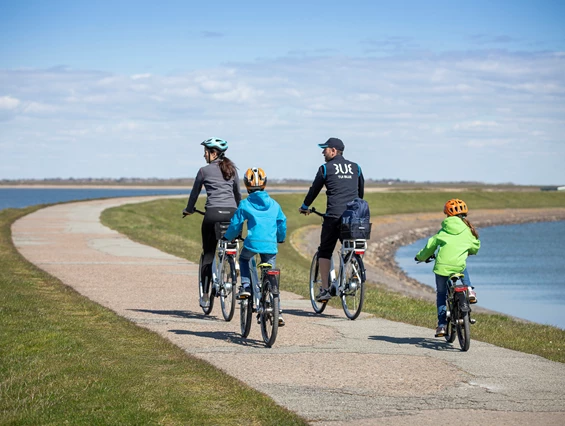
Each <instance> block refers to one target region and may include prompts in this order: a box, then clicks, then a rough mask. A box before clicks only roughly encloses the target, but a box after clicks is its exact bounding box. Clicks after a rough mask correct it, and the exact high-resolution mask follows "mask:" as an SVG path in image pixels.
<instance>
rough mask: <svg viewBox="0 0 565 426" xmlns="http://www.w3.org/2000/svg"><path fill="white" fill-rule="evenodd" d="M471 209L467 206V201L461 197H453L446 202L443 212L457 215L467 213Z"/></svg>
mask: <svg viewBox="0 0 565 426" xmlns="http://www.w3.org/2000/svg"><path fill="white" fill-rule="evenodd" d="M468 211H469V209H468V208H467V204H465V201H463V200H460V199H459V198H453V199H451V200H449V201H448V202H447V203H445V206H444V208H443V212H444V213H445V214H446V215H448V216H455V215H458V214H467V212H468Z"/></svg>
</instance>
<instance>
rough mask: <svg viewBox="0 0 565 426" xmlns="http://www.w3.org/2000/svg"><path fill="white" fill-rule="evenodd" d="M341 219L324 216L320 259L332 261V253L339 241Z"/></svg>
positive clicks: (319, 251) (319, 250)
mask: <svg viewBox="0 0 565 426" xmlns="http://www.w3.org/2000/svg"><path fill="white" fill-rule="evenodd" d="M340 224H341V218H340V217H331V216H324V223H323V224H322V234H321V236H320V246H319V247H318V258H321V259H331V258H332V253H333V251H334V249H335V246H336V244H337V240H339V226H340Z"/></svg>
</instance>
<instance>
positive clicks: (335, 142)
mask: <svg viewBox="0 0 565 426" xmlns="http://www.w3.org/2000/svg"><path fill="white" fill-rule="evenodd" d="M318 146H319V147H320V148H335V149H337V150H338V151H344V150H345V145H344V144H343V142H342V141H341V139H338V138H329V139H328V140H327V141H326V143H321V144H318Z"/></svg>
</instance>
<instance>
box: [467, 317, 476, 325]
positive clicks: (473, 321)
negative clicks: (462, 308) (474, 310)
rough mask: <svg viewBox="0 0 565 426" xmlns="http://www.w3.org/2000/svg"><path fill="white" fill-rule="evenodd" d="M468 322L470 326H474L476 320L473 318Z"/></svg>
mask: <svg viewBox="0 0 565 426" xmlns="http://www.w3.org/2000/svg"><path fill="white" fill-rule="evenodd" d="M469 322H470V323H471V324H475V323H476V322H477V320H476V319H475V318H470V319H469Z"/></svg>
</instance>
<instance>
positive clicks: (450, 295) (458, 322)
mask: <svg viewBox="0 0 565 426" xmlns="http://www.w3.org/2000/svg"><path fill="white" fill-rule="evenodd" d="M462 278H463V274H451V275H450V276H449V280H448V281H447V304H446V307H447V312H446V315H447V332H446V333H445V340H447V341H448V342H449V343H453V342H454V341H455V334H456V333H457V338H458V339H459V346H461V350H462V351H463V352H466V351H468V350H469V346H470V345H471V326H470V324H475V319H474V318H471V305H470V303H469V287H468V286H467V285H465V284H463V282H462Z"/></svg>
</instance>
